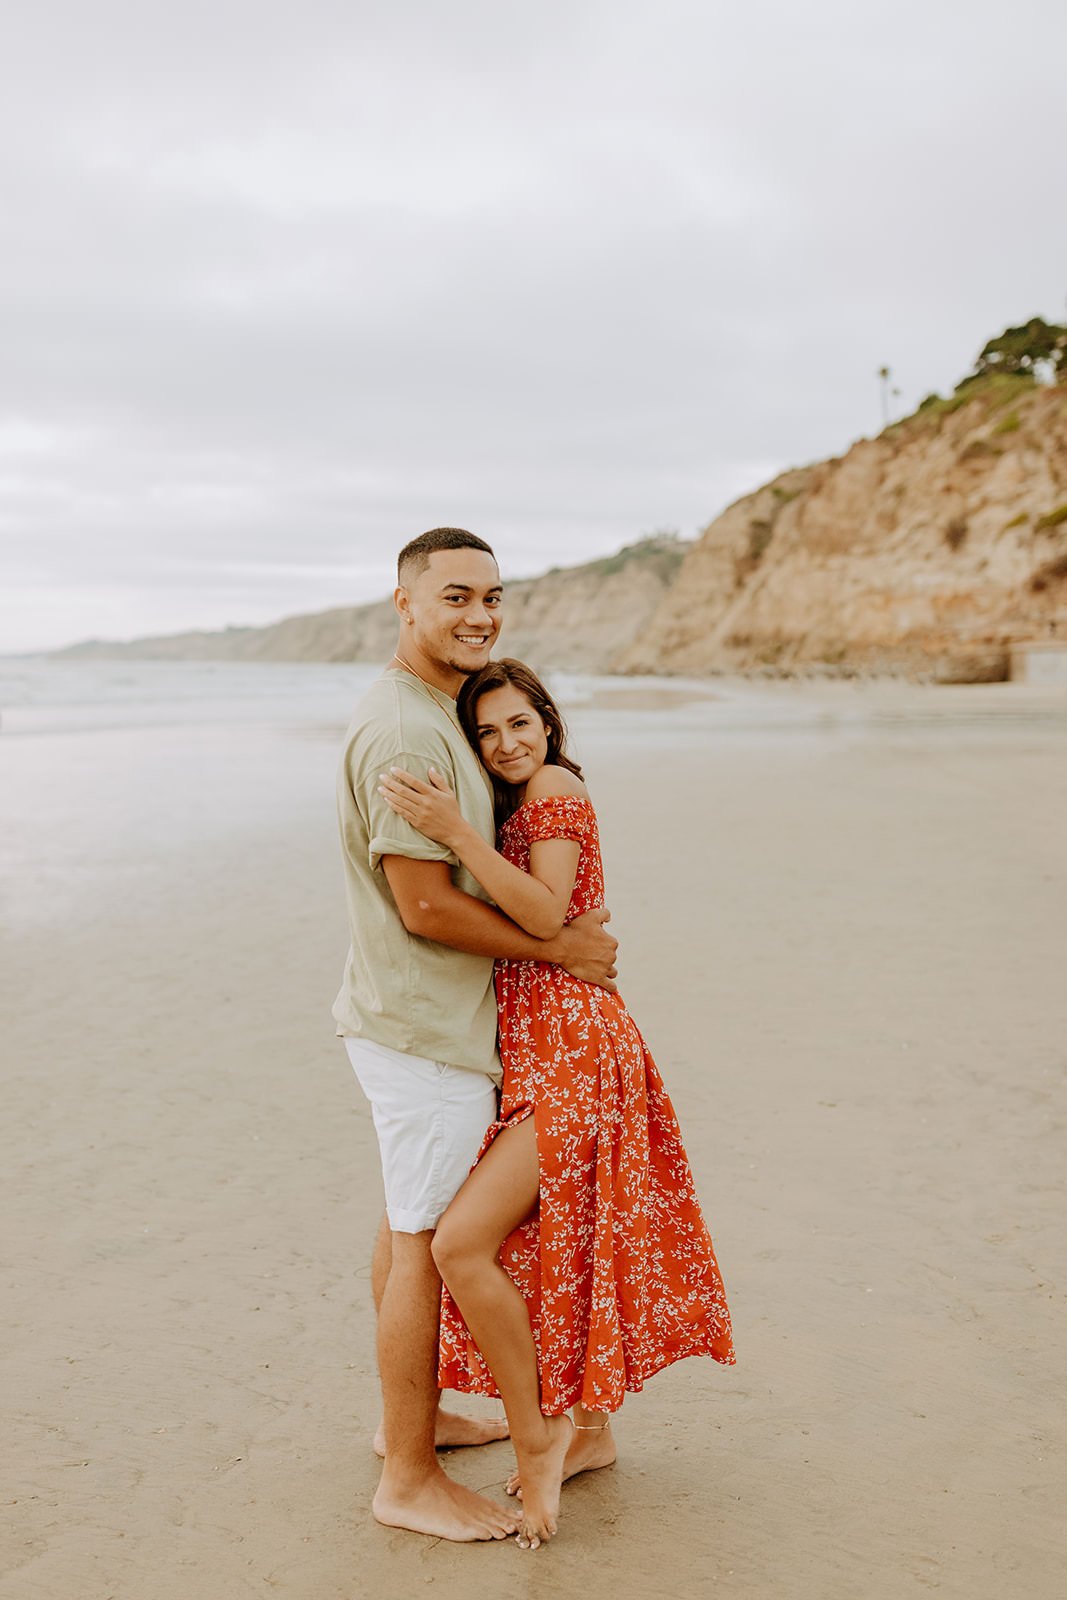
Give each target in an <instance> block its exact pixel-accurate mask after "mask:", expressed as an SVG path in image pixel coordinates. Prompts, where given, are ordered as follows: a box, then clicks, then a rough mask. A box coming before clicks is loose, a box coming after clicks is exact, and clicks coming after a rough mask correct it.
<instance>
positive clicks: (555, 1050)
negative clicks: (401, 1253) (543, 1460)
mask: <svg viewBox="0 0 1067 1600" xmlns="http://www.w3.org/2000/svg"><path fill="white" fill-rule="evenodd" d="M538 839H577V840H579V841H580V845H581V852H580V855H579V858H578V873H577V877H576V879H575V884H574V893H573V895H572V897H571V903H570V907H569V910H568V913H567V916H568V920H570V918H572V917H576V916H579V915H580V914H581V913H582V912H583V911H590V910H593V909H594V908H596V907H599V906H602V905H603V904H604V873H603V867H602V865H601V860H600V842H599V838H598V835H597V824H596V814H595V812H594V811H593V808H592V806H591V805H590V803H589V801H588V800H584V799H581V798H579V797H578V796H576V795H557V796H551V797H548V798H546V799H543V800H530V801H527V802H526V803H525V804H524V805H522V806H520V807H519V809H518V810H517V811H516V812H515V813H514V814H513V815H512V816H511V817H509V818H508V820H507V822H506V823H505V824H504V827H503V829H502V831H501V834H500V850H501V853H502V854H503V855H504V856H505V857H506V858H507V860H508V861H510V862H511V863H512V864H513V865H514V866H517V867H521V868H522V869H523V870H524V871H526V872H528V871H529V870H530V845H531V844H532V843H533V842H534V841H535V840H538ZM496 990H497V1004H498V1010H499V1019H500V1058H501V1061H502V1063H503V1067H504V1088H503V1095H502V1100H501V1106H500V1120H499V1121H498V1122H495V1123H494V1124H493V1126H492V1127H491V1128H490V1129H489V1131H488V1132H487V1134H486V1136H485V1141H484V1143H483V1145H482V1149H481V1152H480V1154H479V1160H480V1159H481V1156H482V1155H484V1154H485V1152H486V1150H488V1148H489V1146H490V1145H491V1144H492V1142H493V1140H494V1139H495V1138H496V1136H497V1134H498V1133H500V1131H501V1129H503V1128H506V1127H510V1126H511V1125H512V1124H514V1123H518V1122H521V1121H522V1120H523V1119H524V1118H525V1117H528V1116H530V1115H531V1113H532V1114H533V1117H534V1121H535V1125H536V1131H537V1154H538V1161H539V1164H540V1174H541V1182H540V1202H539V1206H538V1210H537V1211H536V1212H535V1213H534V1215H533V1216H532V1217H530V1218H529V1219H528V1220H527V1221H526V1222H524V1223H523V1224H522V1226H521V1227H519V1228H517V1229H516V1230H515V1232H514V1233H512V1234H510V1235H509V1237H508V1238H507V1239H506V1240H505V1241H504V1244H503V1247H502V1248H501V1251H500V1262H501V1265H502V1266H503V1267H504V1269H505V1271H506V1272H507V1273H508V1275H509V1277H511V1278H512V1279H513V1281H514V1282H515V1283H516V1284H517V1285H518V1288H519V1290H520V1291H521V1293H522V1295H523V1298H524V1299H525V1301H526V1304H527V1307H528V1309H529V1313H530V1323H531V1326H532V1328H533V1336H534V1343H535V1345H536V1347H537V1357H538V1367H539V1371H540V1374H541V1409H542V1411H543V1412H544V1413H545V1414H546V1415H547V1416H556V1415H558V1414H560V1413H561V1412H563V1411H566V1410H567V1409H568V1408H569V1407H570V1406H572V1405H574V1404H575V1403H577V1402H580V1403H581V1404H582V1405H584V1406H587V1407H589V1409H590V1410H593V1411H616V1410H617V1409H618V1408H619V1406H621V1404H622V1401H623V1396H624V1395H625V1393H626V1391H627V1390H638V1389H640V1388H642V1387H643V1385H644V1382H645V1379H646V1378H650V1377H651V1376H652V1375H653V1374H654V1373H656V1372H659V1371H660V1369H661V1368H663V1367H666V1366H669V1365H670V1363H671V1362H673V1361H680V1360H681V1359H682V1358H683V1357H684V1356H696V1355H710V1356H713V1357H714V1358H715V1360H716V1361H723V1362H733V1360H734V1351H733V1342H732V1339H731V1332H730V1313H729V1311H728V1309H727V1305H726V1295H725V1292H724V1290H723V1285H722V1279H721V1277H720V1276H719V1269H718V1265H717V1263H716V1260H715V1252H714V1250H713V1248H712V1243H711V1238H710V1236H709V1234H708V1230H707V1227H706V1226H705V1223H704V1218H703V1217H702V1216H701V1213H700V1206H699V1203H698V1201H697V1197H696V1190H695V1189H694V1186H693V1175H692V1173H691V1171H690V1168H689V1161H688V1159H687V1157H686V1153H685V1149H684V1147H683V1145H682V1138H681V1133H680V1131H679V1128H678V1121H677V1118H676V1117H675V1114H674V1108H673V1106H672V1105H671V1102H670V1099H669V1098H668V1095H667V1091H666V1090H665V1089H664V1087H663V1080H662V1078H661V1077H660V1075H659V1071H658V1069H657V1067H656V1064H655V1062H654V1061H653V1059H652V1057H651V1056H650V1055H649V1053H648V1050H647V1048H646V1046H645V1042H644V1040H643V1039H642V1037H641V1035H640V1033H639V1032H638V1030H637V1026H636V1024H635V1023H634V1021H633V1019H632V1018H631V1016H630V1014H629V1012H628V1011H627V1009H626V1007H625V1005H624V1004H623V1002H622V1000H621V999H620V997H619V996H618V995H617V994H609V993H607V992H606V991H605V990H603V989H598V988H597V987H596V986H595V985H594V984H591V983H584V982H582V981H581V980H580V979H578V978H572V977H571V975H570V974H569V973H567V972H564V971H563V969H562V968H561V967H556V966H552V965H550V964H549V963H547V962H543V961H498V962H497V967H496ZM438 1381H439V1383H440V1386H441V1387H442V1388H443V1389H458V1390H462V1391H465V1392H467V1393H473V1394H486V1395H495V1394H497V1388H496V1385H495V1384H494V1382H493V1378H492V1375H491V1373H490V1372H489V1369H488V1367H487V1366H486V1365H485V1362H484V1361H483V1359H482V1356H481V1353H480V1351H479V1350H478V1348H477V1346H476V1345H475V1343H474V1341H473V1339H472V1338H471V1336H470V1334H469V1333H468V1331H467V1327H466V1324H465V1323H464V1321H463V1318H462V1316H461V1315H460V1312H459V1308H458V1307H457V1306H456V1303H455V1301H454V1300H453V1299H452V1297H451V1295H450V1294H449V1293H448V1290H447V1289H446V1290H445V1291H444V1294H443V1297H442V1306H441V1346H440V1362H439V1371H438Z"/></svg>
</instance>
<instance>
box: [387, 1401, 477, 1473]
mask: <svg viewBox="0 0 1067 1600" xmlns="http://www.w3.org/2000/svg"><path fill="white" fill-rule="evenodd" d="M507 1436H508V1425H507V1423H506V1422H505V1420H504V1418H503V1417H461V1416H460V1415H459V1413H458V1411H439V1412H438V1413H437V1426H436V1428H435V1430H434V1441H433V1442H434V1446H435V1448H436V1449H438V1450H461V1449H463V1448H464V1447H465V1446H466V1445H477V1444H495V1443H496V1441H497V1440H498V1439H506V1438H507ZM374 1453H375V1455H376V1456H381V1457H382V1460H383V1461H384V1459H385V1427H384V1424H382V1423H380V1422H379V1424H378V1431H377V1433H376V1434H375V1435H374Z"/></svg>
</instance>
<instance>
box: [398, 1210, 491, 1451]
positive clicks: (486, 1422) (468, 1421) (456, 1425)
mask: <svg viewBox="0 0 1067 1600" xmlns="http://www.w3.org/2000/svg"><path fill="white" fill-rule="evenodd" d="M392 1264H393V1235H392V1233H391V1232H390V1229H389V1218H388V1217H383V1218H382V1225H381V1227H380V1228H379V1230H378V1237H377V1239H376V1240H375V1243H374V1255H373V1256H372V1258H371V1269H370V1281H371V1293H372V1294H373V1296H374V1309H375V1312H377V1313H378V1314H379V1315H380V1314H381V1309H382V1301H383V1300H384V1299H385V1291H386V1286H387V1284H388V1282H389V1269H390V1267H391V1266H392ZM438 1400H440V1395H438ZM507 1436H508V1425H507V1423H506V1422H505V1421H504V1419H503V1417H464V1416H461V1415H460V1414H459V1412H457V1411H442V1410H441V1408H440V1404H439V1405H438V1409H437V1420H436V1423H435V1425H434V1445H435V1446H436V1448H437V1449H438V1450H454V1449H456V1448H457V1446H463V1445H479V1444H492V1443H493V1442H494V1441H495V1440H497V1439H506V1438H507ZM374 1453H375V1455H378V1456H381V1457H383V1459H384V1456H385V1422H384V1420H383V1421H382V1422H379V1424H378V1427H377V1429H376V1431H375V1434H374Z"/></svg>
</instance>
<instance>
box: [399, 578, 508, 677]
mask: <svg viewBox="0 0 1067 1600" xmlns="http://www.w3.org/2000/svg"><path fill="white" fill-rule="evenodd" d="M502 598H503V593H502V588H501V583H500V573H499V572H498V571H497V565H496V562H495V561H494V559H493V557H492V556H491V555H489V554H488V553H487V552H486V551H484V550H474V549H463V550H435V551H434V553H433V554H432V555H431V556H430V558H429V561H428V562H427V564H426V566H425V567H424V569H423V570H422V571H421V572H420V573H418V575H417V576H416V577H414V578H413V579H412V580H411V582H409V583H407V584H402V585H401V586H400V588H398V589H397V591H396V596H395V602H396V608H397V610H398V611H399V613H400V618H401V623H400V646H399V654H400V655H401V656H403V658H404V660H405V661H406V662H407V663H408V664H409V665H410V666H411V667H412V668H413V669H414V670H416V671H417V672H418V674H419V675H420V676H421V677H423V678H425V679H426V680H427V682H429V683H432V684H434V685H435V686H436V687H437V688H438V689H443V690H444V691H445V693H446V694H455V692H456V690H457V689H458V688H459V685H460V684H461V683H462V682H463V679H464V678H466V677H469V676H470V674H471V673H472V672H478V671H479V670H480V669H481V668H482V667H484V666H485V664H486V662H487V661H488V660H489V656H490V652H491V651H492V648H493V645H494V644H495V642H496V637H497V634H498V633H499V632H500V608H501V601H502Z"/></svg>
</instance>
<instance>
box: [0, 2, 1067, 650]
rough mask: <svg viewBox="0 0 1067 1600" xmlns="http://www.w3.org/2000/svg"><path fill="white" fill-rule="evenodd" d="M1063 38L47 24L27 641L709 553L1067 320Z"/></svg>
mask: <svg viewBox="0 0 1067 1600" xmlns="http://www.w3.org/2000/svg"><path fill="white" fill-rule="evenodd" d="M1065 33H1067V28H1065V25H1064V21H1063V15H1062V8H1060V7H1058V6H1056V5H1054V4H1053V3H1051V0H1047V3H1046V0H1022V3H1021V4H1019V5H1017V6H1016V7H1015V8H1013V11H1012V14H1011V17H1010V19H1008V18H1006V17H1005V14H1004V13H1003V10H1002V8H1001V7H999V6H995V5H993V4H991V3H989V0H976V3H973V4H969V5H967V6H964V5H963V4H962V3H957V0H953V3H952V4H945V3H937V0H927V4H925V5H919V4H918V3H916V0H901V3H899V4H896V5H894V6H893V7H892V8H888V7H887V8H871V7H868V8H863V7H855V6H853V5H845V4H841V3H837V0H815V3H814V4H813V5H811V6H808V7H806V8H802V9H801V8H796V7H790V6H787V5H785V4H784V0H777V3H769V0H768V3H759V4H755V5H751V6H749V7H746V8H743V9H741V8H737V7H726V6H723V5H716V4H712V5H707V4H699V5H697V4H680V3H676V0H674V3H672V0H667V3H665V4H662V5H660V6H657V7H656V8H652V7H646V6H643V5H642V6H639V5H637V4H631V3H624V4H622V5H621V6H620V5H614V6H608V5H604V4H596V3H588V0H585V3H583V0H574V3H571V4H566V5H564V4H555V3H553V4H546V5H542V6H540V7H538V8H536V9H533V10H530V11H529V12H525V13H523V14H522V15H521V16H520V15H519V14H518V13H517V12H516V11H515V10H514V9H513V8H510V7H502V6H499V5H497V4H476V3H472V0H455V3H454V4H452V5H451V6H449V7H441V6H439V5H437V4H431V3H428V0H422V3H414V4H402V5H393V6H388V7H387V6H385V5H384V4H375V5H366V4H359V3H357V4H355V5H347V6H339V5H338V6H335V5H323V4H314V3H312V4H309V5H307V6H305V7H303V8H301V9H300V11H299V12H297V10H296V8H293V7H288V6H280V5H278V4H277V3H276V0H262V3H261V4H259V5H256V6H251V5H246V4H222V5H218V4H216V5H213V6H210V7H209V6H206V5H203V4H187V5H185V6H183V7H181V8H173V7H167V6H163V5H158V4H156V5H154V4H147V5H146V4H116V3H107V0H102V3H98V4H96V5H94V6H92V7H78V6H75V4H74V0H68V3H66V4H56V3H51V4H50V3H48V0H43V3H42V4H39V5H37V6H35V7H34V8H32V11H31V10H30V9H29V8H26V14H25V15H24V16H22V17H20V19H19V22H18V34H17V37H15V38H14V39H12V40H10V41H9V45H8V47H7V48H5V50H4V52H3V55H4V60H5V63H6V64H5V67H4V68H3V75H4V81H3V83H2V84H0V89H2V93H0V337H2V348H3V362H2V364H0V541H2V549H3V556H2V564H3V567H2V576H3V584H2V593H0V648H3V647H5V645H6V646H7V647H16V646H27V647H30V646H33V645H38V644H39V645H48V644H52V643H59V642H64V641H65V640H66V639H68V638H71V637H74V636H76V635H81V634H87V633H107V632H111V633H126V634H129V633H133V632H139V631H148V630H150V629H154V628H157V627H181V626H186V625H189V626H195V625H220V624H221V623H224V622H226V621H235V622H243V621H249V620H265V619H267V618H269V617H273V616H275V615H279V614H281V613H283V612H285V611H292V610H301V609H310V608H313V607H317V606H325V605H330V604H338V603H344V602H347V601H349V600H359V599H365V598H372V597H374V596H376V595H377V594H379V593H381V592H383V591H384V589H385V588H387V587H388V585H389V582H390V567H391V556H392V553H393V551H394V550H395V548H396V547H397V545H398V544H399V543H400V542H402V541H403V540H404V539H405V538H406V537H409V536H410V534H411V533H412V532H415V531H418V530H419V529H421V528H422V527H425V526H430V525H433V524H434V523H437V522H441V521H448V522H459V523H463V524H465V525H468V526H473V527H475V528H476V529H477V530H478V531H479V532H481V533H483V534H485V535H487V536H489V537H490V538H492V539H493V540H494V542H495V543H496V545H497V547H498V549H499V552H500V554H501V557H502V560H503V562H504V564H505V566H506V568H507V569H508V570H510V571H512V572H516V573H517V572H530V571H534V570H537V569H538V568H540V567H542V566H544V565H547V564H551V563H553V562H559V561H565V560H577V559H581V558H582V557H583V556H586V555H589V556H591V555H594V554H598V553H601V552H603V551H605V550H609V549H613V548H615V547H616V546H617V545H618V544H620V543H622V542H624V541H626V540H628V539H632V538H634V537H636V536H638V535H639V534H640V533H642V532H643V531H647V530H648V529H650V528H652V527H656V526H663V525H671V526H677V527H679V528H681V530H682V531H683V532H685V533H687V534H692V533H693V532H695V531H696V529H697V528H698V526H699V525H700V524H701V523H702V522H703V521H705V520H706V519H707V518H708V517H709V516H710V515H712V514H713V513H714V512H715V511H717V510H718V509H719V508H720V507H721V506H722V505H723V504H724V503H725V502H726V501H727V500H728V499H730V498H731V497H733V496H734V495H735V494H737V493H739V492H741V491H743V490H744V489H746V488H748V487H751V486H753V485H754V484H755V483H757V482H759V481H761V480H762V478H764V477H765V476H767V475H768V474H769V473H770V472H772V471H774V470H776V469H777V468H778V467H780V466H785V465H789V464H791V463H793V462H796V461H802V460H807V459H811V458H813V457H817V456H820V455H824V454H830V453H836V452H839V451H840V450H842V449H843V448H845V446H846V445H847V444H848V443H849V441H850V440H851V439H852V438H853V437H855V436H856V434H857V433H861V432H865V431H871V430H873V429H874V428H875V427H876V426H877V425H878V416H879V410H878V393H877V385H876V382H875V378H874V371H875V368H876V367H877V366H878V365H880V364H881V363H882V362H883V361H888V362H890V363H891V364H892V366H893V368H894V372H895V373H896V375H897V380H898V382H899V385H900V387H901V390H902V395H901V399H900V404H901V405H902V406H904V405H911V404H914V403H915V402H916V401H917V400H918V399H919V398H920V397H921V396H922V395H923V394H924V393H926V392H927V391H928V390H929V389H931V388H934V387H937V386H940V387H942V388H944V387H947V386H948V385H950V384H951V383H952V382H953V381H954V380H955V379H956V378H957V377H958V376H960V374H961V373H962V372H963V371H964V370H966V368H967V367H968V366H969V364H970V362H971V361H972V359H973V357H974V355H975V353H976V349H977V347H978V345H980V344H981V343H982V342H983V340H984V339H985V338H986V337H987V336H988V335H989V334H990V333H992V332H995V331H998V330H999V329H1000V327H1002V326H1003V325H1004V324H1005V323H1006V322H1008V321H1010V320H1015V319H1016V318H1019V317H1024V316H1028V315H1031V314H1034V313H1043V314H1046V315H1051V316H1059V315H1061V314H1062V313H1063V311H1064V303H1063V297H1064V292H1065V290H1067V280H1065V276H1064V262H1065V259H1067V250H1065V245H1067V221H1065V218H1064V212H1063V207H1062V205H1061V204H1060V203H1059V195H1060V191H1061V190H1062V173H1061V169H1060V163H1061V158H1060V154H1059V152H1060V151H1061V150H1062V149H1063V148H1064V143H1065V140H1064V132H1065V130H1064V126H1063V124H1064V114H1063V109H1062V107H1063V99H1062V88H1061V81H1060V80H1061V63H1062V59H1063V45H1064V43H1065V42H1067V40H1065Z"/></svg>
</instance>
